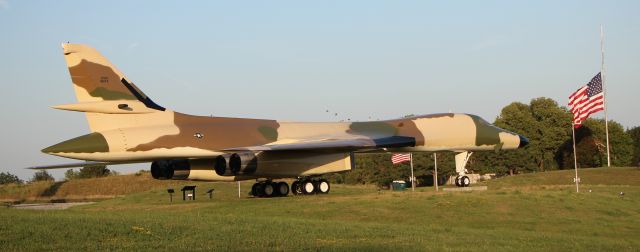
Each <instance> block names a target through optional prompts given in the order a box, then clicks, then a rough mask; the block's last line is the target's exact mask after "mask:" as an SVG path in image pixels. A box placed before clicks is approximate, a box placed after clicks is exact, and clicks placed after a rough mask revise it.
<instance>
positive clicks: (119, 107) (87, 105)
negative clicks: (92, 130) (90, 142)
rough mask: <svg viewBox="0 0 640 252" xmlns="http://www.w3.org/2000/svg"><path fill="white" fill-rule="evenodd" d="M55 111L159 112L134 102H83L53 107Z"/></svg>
mask: <svg viewBox="0 0 640 252" xmlns="http://www.w3.org/2000/svg"><path fill="white" fill-rule="evenodd" d="M53 108H54V109H61V110H69V111H78V112H89V113H102V114H147V113H153V112H158V110H155V109H151V108H148V107H147V106H146V105H145V104H144V103H142V102H139V101H132V100H115V101H97V102H82V103H74V104H64V105H57V106H53Z"/></svg>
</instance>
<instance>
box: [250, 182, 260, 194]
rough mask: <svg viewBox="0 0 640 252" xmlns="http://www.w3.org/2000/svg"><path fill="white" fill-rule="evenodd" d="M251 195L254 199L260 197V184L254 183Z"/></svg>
mask: <svg viewBox="0 0 640 252" xmlns="http://www.w3.org/2000/svg"><path fill="white" fill-rule="evenodd" d="M251 195H253V197H260V184H259V183H254V184H253V186H251Z"/></svg>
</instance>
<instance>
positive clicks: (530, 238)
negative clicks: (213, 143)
mask: <svg viewBox="0 0 640 252" xmlns="http://www.w3.org/2000/svg"><path fill="white" fill-rule="evenodd" d="M572 177H573V171H557V172H546V173H537V174H526V175H519V176H513V177H505V178H500V179H496V180H492V181H487V182H483V183H482V184H484V185H487V186H488V187H489V190H487V191H475V192H456V193H448V192H439V193H436V192H434V191H433V188H431V187H424V188H418V190H417V191H416V192H413V193H412V192H411V191H410V190H408V191H404V192H391V191H379V190H378V189H376V188H375V187H373V186H346V185H332V191H331V193H330V194H328V195H315V196H289V197H286V198H270V199H263V198H249V197H248V196H247V192H248V190H249V189H250V185H251V184H252V183H251V182H243V183H242V189H243V190H242V198H240V199H238V197H237V187H236V184H235V183H195V184H197V185H199V186H200V187H199V191H198V194H197V200H196V201H187V202H183V201H182V199H181V195H180V197H179V198H178V197H175V196H174V202H173V203H170V202H169V198H168V194H167V193H166V189H165V188H159V187H156V188H155V189H151V190H149V191H146V192H140V193H134V194H130V195H127V196H124V197H117V198H113V199H109V200H105V201H101V202H98V203H96V204H92V205H85V206H78V207H73V208H71V209H67V210H50V211H40V210H20V209H12V208H6V207H0V250H2V251H14V250H25V251H36V250H72V251H77V250H82V251H93V250H127V251H151V250H154V251H186V250H189V251H190V250H195V251H212V250H214V251H225V250H229V251H237V250H240V251H249V250H251V251H257V250H267V251H272V250H286V251H308V250H314V251H315V250H341V251H351V250H366V251H401V250H409V251H467V250H472V251H639V250H640V169H638V168H599V169H583V170H580V177H581V178H582V184H581V193H575V188H574V187H573V184H572ZM88 186H90V185H88ZM162 186H164V185H162ZM211 187H213V188H215V189H216V191H215V193H214V198H213V199H212V200H210V199H209V198H208V197H206V196H205V195H204V191H205V189H208V188H211ZM588 190H591V192H588ZM620 192H624V196H620V195H619V194H620ZM176 196H178V195H176ZM176 199H177V200H176Z"/></svg>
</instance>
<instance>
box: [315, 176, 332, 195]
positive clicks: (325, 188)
mask: <svg viewBox="0 0 640 252" xmlns="http://www.w3.org/2000/svg"><path fill="white" fill-rule="evenodd" d="M317 185H318V188H317V190H318V192H319V193H322V194H325V193H329V190H331V185H330V184H329V181H327V180H326V179H321V180H319V181H318V183H317Z"/></svg>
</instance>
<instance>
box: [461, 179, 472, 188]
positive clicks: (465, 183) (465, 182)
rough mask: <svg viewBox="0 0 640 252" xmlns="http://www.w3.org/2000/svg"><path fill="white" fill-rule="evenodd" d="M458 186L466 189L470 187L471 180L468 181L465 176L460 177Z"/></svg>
mask: <svg viewBox="0 0 640 252" xmlns="http://www.w3.org/2000/svg"><path fill="white" fill-rule="evenodd" d="M460 184H462V186H463V187H467V186H469V185H471V179H469V177H467V176H462V178H461V179H460Z"/></svg>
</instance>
